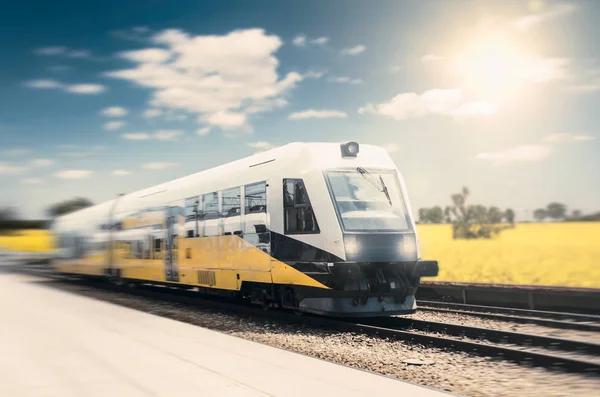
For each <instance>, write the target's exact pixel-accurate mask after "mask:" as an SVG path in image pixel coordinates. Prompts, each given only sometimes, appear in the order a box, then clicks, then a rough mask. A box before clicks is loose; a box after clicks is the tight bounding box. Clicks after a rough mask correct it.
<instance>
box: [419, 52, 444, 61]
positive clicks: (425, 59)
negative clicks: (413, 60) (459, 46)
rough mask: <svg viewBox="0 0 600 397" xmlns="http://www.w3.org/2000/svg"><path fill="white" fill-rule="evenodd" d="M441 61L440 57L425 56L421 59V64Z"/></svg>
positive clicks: (433, 55)
mask: <svg viewBox="0 0 600 397" xmlns="http://www.w3.org/2000/svg"><path fill="white" fill-rule="evenodd" d="M440 59H442V57H441V56H438V55H435V54H427V55H423V56H422V57H421V62H436V61H439V60H440Z"/></svg>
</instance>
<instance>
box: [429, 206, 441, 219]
mask: <svg viewBox="0 0 600 397" xmlns="http://www.w3.org/2000/svg"><path fill="white" fill-rule="evenodd" d="M428 217H429V222H431V223H442V222H443V221H444V211H443V210H442V207H440V206H435V207H433V208H430V209H429V213H428Z"/></svg>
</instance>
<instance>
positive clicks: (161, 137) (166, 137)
mask: <svg viewBox="0 0 600 397" xmlns="http://www.w3.org/2000/svg"><path fill="white" fill-rule="evenodd" d="M180 135H183V131H179V130H160V131H157V132H155V133H154V139H156V140H157V141H173V140H175V139H177V137H178V136H180Z"/></svg>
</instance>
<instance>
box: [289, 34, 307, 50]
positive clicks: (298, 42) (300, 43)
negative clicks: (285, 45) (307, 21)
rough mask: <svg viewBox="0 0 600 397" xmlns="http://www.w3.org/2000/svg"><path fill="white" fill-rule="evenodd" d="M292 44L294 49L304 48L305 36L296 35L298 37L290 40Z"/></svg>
mask: <svg viewBox="0 0 600 397" xmlns="http://www.w3.org/2000/svg"><path fill="white" fill-rule="evenodd" d="M292 43H294V45H295V46H296V47H304V46H305V45H306V36H304V35H298V36H296V37H294V40H292Z"/></svg>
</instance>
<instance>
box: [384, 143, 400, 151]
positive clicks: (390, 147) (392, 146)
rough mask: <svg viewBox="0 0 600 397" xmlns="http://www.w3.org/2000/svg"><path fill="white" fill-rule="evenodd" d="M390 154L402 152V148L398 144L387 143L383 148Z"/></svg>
mask: <svg viewBox="0 0 600 397" xmlns="http://www.w3.org/2000/svg"><path fill="white" fill-rule="evenodd" d="M382 147H383V148H384V149H385V150H386V151H387V152H388V153H396V152H397V151H398V150H400V146H398V144H396V143H387V144H385V145H383V146H382Z"/></svg>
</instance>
